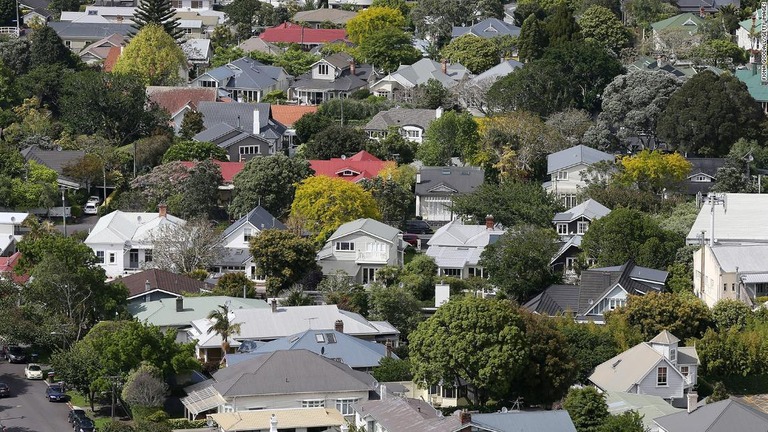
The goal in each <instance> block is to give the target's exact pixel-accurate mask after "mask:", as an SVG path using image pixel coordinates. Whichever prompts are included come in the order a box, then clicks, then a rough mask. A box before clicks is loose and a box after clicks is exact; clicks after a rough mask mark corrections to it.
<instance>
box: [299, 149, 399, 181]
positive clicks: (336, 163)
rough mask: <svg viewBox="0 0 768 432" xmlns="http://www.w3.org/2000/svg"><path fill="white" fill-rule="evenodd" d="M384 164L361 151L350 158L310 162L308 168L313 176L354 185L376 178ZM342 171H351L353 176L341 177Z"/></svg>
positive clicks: (384, 162)
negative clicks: (336, 179) (339, 179)
mask: <svg viewBox="0 0 768 432" xmlns="http://www.w3.org/2000/svg"><path fill="white" fill-rule="evenodd" d="M386 163H387V162H386V161H383V160H381V159H379V158H377V157H375V156H373V155H372V154H370V153H368V152H367V151H365V150H361V151H359V152H358V153H356V154H354V155H352V156H350V157H341V158H332V159H330V160H310V161H309V167H310V168H311V169H312V170H313V171H314V172H315V175H319V176H320V175H321V176H326V177H335V178H341V179H344V180H347V181H351V182H355V183H356V182H358V181H360V180H362V179H364V178H368V179H370V178H374V177H376V176H377V175H378V174H379V171H381V170H382V169H384V166H385V164H386ZM344 171H351V172H352V173H353V175H350V176H342V175H341V174H342V173H343V172H344Z"/></svg>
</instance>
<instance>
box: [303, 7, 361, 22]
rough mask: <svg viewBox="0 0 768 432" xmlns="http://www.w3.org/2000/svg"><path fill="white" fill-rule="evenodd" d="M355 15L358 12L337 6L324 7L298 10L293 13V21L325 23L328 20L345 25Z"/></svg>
mask: <svg viewBox="0 0 768 432" xmlns="http://www.w3.org/2000/svg"><path fill="white" fill-rule="evenodd" d="M355 16H357V12H352V11H347V10H343V9H335V8H322V9H314V10H308V11H299V12H296V14H294V15H293V21H294V22H297V23H300V22H307V23H323V22H326V21H328V22H332V23H334V24H341V25H344V24H346V23H347V21H349V20H350V19H352V18H354V17H355Z"/></svg>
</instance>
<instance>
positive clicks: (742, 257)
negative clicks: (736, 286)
mask: <svg viewBox="0 0 768 432" xmlns="http://www.w3.org/2000/svg"><path fill="white" fill-rule="evenodd" d="M715 235H717V228H715ZM707 247H709V246H707ZM711 250H712V254H714V256H715V259H717V262H718V263H719V264H720V268H721V269H723V271H725V272H727V273H734V272H736V268H738V269H739V273H742V272H744V273H753V274H745V275H744V277H746V278H751V279H752V280H755V281H757V280H758V279H761V278H762V276H760V274H762V273H765V272H768V245H733V246H717V245H715V246H714V247H712V248H711Z"/></svg>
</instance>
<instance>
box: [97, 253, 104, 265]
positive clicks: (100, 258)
mask: <svg viewBox="0 0 768 432" xmlns="http://www.w3.org/2000/svg"><path fill="white" fill-rule="evenodd" d="M96 262H97V263H99V264H104V251H96Z"/></svg>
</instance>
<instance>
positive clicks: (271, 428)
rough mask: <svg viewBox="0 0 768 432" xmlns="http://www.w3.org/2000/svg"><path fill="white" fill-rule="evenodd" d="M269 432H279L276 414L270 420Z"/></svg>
mask: <svg viewBox="0 0 768 432" xmlns="http://www.w3.org/2000/svg"><path fill="white" fill-rule="evenodd" d="M269 432H277V417H275V415H274V414H272V417H271V418H270V419H269Z"/></svg>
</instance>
